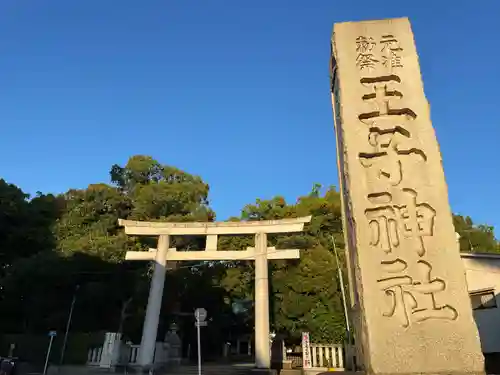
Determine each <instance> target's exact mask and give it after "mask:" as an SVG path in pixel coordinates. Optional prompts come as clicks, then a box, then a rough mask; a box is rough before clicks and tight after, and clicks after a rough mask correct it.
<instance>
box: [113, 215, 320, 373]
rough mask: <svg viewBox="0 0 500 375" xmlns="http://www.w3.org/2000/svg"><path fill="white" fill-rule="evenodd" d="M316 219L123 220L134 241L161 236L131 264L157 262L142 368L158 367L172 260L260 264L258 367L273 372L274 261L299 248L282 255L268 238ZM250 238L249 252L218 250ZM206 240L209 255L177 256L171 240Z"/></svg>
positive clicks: (205, 252) (257, 284)
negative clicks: (224, 241)
mask: <svg viewBox="0 0 500 375" xmlns="http://www.w3.org/2000/svg"><path fill="white" fill-rule="evenodd" d="M310 221H311V216H307V217H301V218H295V219H283V220H266V221H243V222H215V223H214V222H211V223H165V222H143V221H130V220H121V219H120V220H119V221H118V222H119V225H120V226H123V227H125V233H126V234H128V235H134V236H141V235H142V236H149V237H152V236H157V237H158V246H157V248H156V249H150V251H128V252H127V254H126V257H125V259H126V260H142V261H154V262H155V267H154V273H153V277H152V280H151V287H150V292H149V299H148V306H147V309H146V317H145V320H144V326H143V331H142V339H141V347H140V350H139V359H138V362H139V365H140V366H142V367H144V368H149V367H151V366H152V364H153V356H154V347H155V342H156V334H157V329H158V322H159V317H160V310H161V300H162V296H163V285H164V283H165V273H166V266H167V261H182V260H186V261H196V260H199V261H210V260H214V261H216V260H235V261H237V260H254V261H255V362H256V363H255V364H256V367H257V368H260V369H269V368H270V367H271V356H270V344H269V333H270V329H269V280H268V260H272V259H298V258H300V251H299V250H298V249H285V250H277V249H276V248H274V247H268V246H267V235H268V234H275V233H294V232H301V231H303V229H304V224H305V223H309V222H310ZM236 234H249V235H254V236H255V245H254V247H249V248H247V249H246V250H217V238H218V236H220V235H236ZM182 235H202V236H203V235H205V236H207V242H206V246H205V250H199V251H177V250H176V249H175V248H170V246H169V245H170V236H182Z"/></svg>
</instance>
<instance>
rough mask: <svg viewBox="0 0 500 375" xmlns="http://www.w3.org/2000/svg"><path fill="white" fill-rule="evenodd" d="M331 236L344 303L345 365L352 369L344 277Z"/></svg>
mask: <svg viewBox="0 0 500 375" xmlns="http://www.w3.org/2000/svg"><path fill="white" fill-rule="evenodd" d="M331 237H332V242H333V251H334V252H335V261H336V263H337V272H338V275H339V280H340V292H341V293H342V302H343V305H344V316H345V325H346V330H347V347H346V356H347V362H348V363H347V365H348V366H349V367H350V368H351V369H354V363H353V356H352V353H351V344H352V337H351V326H350V325H349V317H348V316H349V315H348V312H347V298H346V295H345V289H344V277H343V276H342V268H341V267H340V262H339V255H338V253H337V245H336V244H335V238H334V237H333V236H331Z"/></svg>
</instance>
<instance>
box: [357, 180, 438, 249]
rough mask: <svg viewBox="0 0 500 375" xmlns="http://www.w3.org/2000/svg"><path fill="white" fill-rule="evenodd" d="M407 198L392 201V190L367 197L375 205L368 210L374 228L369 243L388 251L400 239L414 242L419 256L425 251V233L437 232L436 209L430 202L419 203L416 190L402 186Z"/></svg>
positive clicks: (429, 234) (397, 243)
mask: <svg viewBox="0 0 500 375" xmlns="http://www.w3.org/2000/svg"><path fill="white" fill-rule="evenodd" d="M402 192H403V193H404V195H403V197H404V198H405V202H402V204H398V202H393V201H392V200H393V197H392V194H390V193H381V194H370V195H369V196H368V200H369V201H370V202H371V203H372V204H374V205H376V207H374V208H368V209H366V210H365V215H366V217H367V219H368V225H369V226H370V229H371V240H370V245H372V246H375V247H377V248H379V249H381V250H383V251H384V252H386V253H390V252H392V250H393V249H394V248H396V247H399V246H400V243H401V239H402V238H406V239H408V240H410V241H412V243H414V246H415V250H416V252H417V254H418V255H419V256H423V255H424V254H425V244H424V241H423V237H426V236H432V235H433V234H434V218H435V216H436V211H435V210H434V209H433V208H432V206H431V205H429V204H427V203H417V192H416V191H414V190H412V189H402Z"/></svg>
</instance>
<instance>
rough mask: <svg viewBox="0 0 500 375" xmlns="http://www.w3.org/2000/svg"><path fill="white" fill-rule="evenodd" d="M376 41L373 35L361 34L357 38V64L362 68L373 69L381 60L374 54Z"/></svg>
mask: <svg viewBox="0 0 500 375" xmlns="http://www.w3.org/2000/svg"><path fill="white" fill-rule="evenodd" d="M375 44H376V43H375V41H374V39H373V38H372V37H365V36H359V37H358V38H356V52H357V54H358V55H357V57H356V66H357V67H358V68H359V69H360V70H363V69H367V70H372V69H375V66H376V64H377V63H378V62H379V60H377V59H376V57H375V55H374V54H373V52H372V51H373V49H374V47H375Z"/></svg>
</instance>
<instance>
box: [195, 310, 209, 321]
mask: <svg viewBox="0 0 500 375" xmlns="http://www.w3.org/2000/svg"><path fill="white" fill-rule="evenodd" d="M194 317H195V318H196V320H197V321H198V322H204V321H205V319H206V318H207V310H205V309H204V308H203V307H200V308H198V309H196V310H195V311H194Z"/></svg>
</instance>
